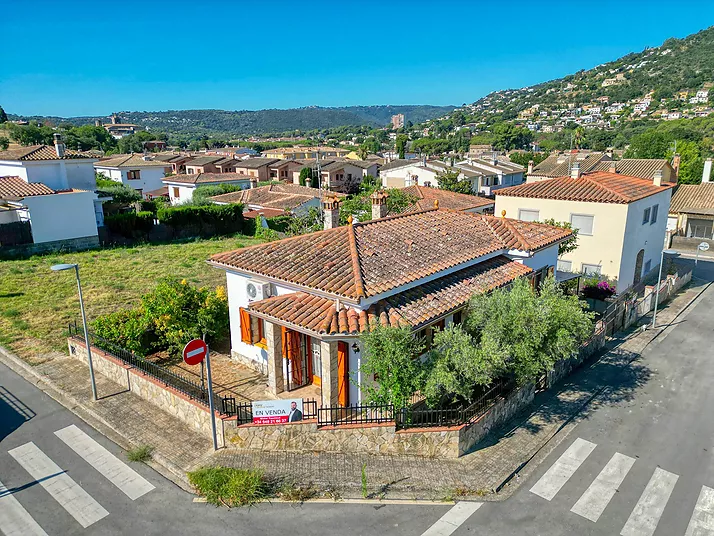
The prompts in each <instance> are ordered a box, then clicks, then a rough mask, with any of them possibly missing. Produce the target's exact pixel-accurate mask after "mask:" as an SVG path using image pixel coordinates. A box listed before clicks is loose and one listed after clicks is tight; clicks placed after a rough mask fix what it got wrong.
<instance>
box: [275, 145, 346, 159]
mask: <svg viewBox="0 0 714 536" xmlns="http://www.w3.org/2000/svg"><path fill="white" fill-rule="evenodd" d="M349 152H350V151H348V150H347V149H340V148H338V147H322V146H321V147H278V148H276V149H268V150H266V151H263V153H262V154H263V157H265V158H273V159H275V160H296V159H297V160H304V159H309V158H330V157H338V158H343V157H345V156H346V155H347V154H348V153H349Z"/></svg>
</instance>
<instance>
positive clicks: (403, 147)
mask: <svg viewBox="0 0 714 536" xmlns="http://www.w3.org/2000/svg"><path fill="white" fill-rule="evenodd" d="M408 140H409V138H407V136H406V135H405V134H399V135H398V136H397V139H396V149H397V153H399V158H402V159H403V158H404V155H405V154H406V152H407V141H408Z"/></svg>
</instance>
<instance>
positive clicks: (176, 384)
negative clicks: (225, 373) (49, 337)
mask: <svg viewBox="0 0 714 536" xmlns="http://www.w3.org/2000/svg"><path fill="white" fill-rule="evenodd" d="M67 331H68V334H69V336H70V337H75V338H78V339H80V340H81V341H84V331H83V329H82V326H80V325H78V324H77V322H72V323H71V324H69V326H68V330H67ZM89 343H90V344H91V345H92V348H99V349H100V350H102V351H104V352H105V353H107V354H109V355H110V356H111V357H113V358H115V359H117V360H118V361H120V362H122V363H124V364H125V365H128V366H129V367H132V368H135V369H138V370H140V371H141V372H142V373H143V374H146V375H147V376H150V377H151V378H153V379H154V380H156V381H157V382H159V383H161V384H163V385H165V386H167V387H172V388H173V389H175V390H176V391H178V392H179V393H181V394H183V395H185V396H186V397H188V398H189V399H190V400H193V401H195V402H197V403H198V404H200V405H202V406H204V407H205V408H208V405H209V404H208V389H207V388H206V387H205V386H204V385H202V384H201V383H199V382H196V381H194V380H192V379H190V378H187V377H186V376H183V375H181V374H178V373H177V372H175V371H173V370H170V369H168V368H166V367H163V366H161V365H158V364H156V363H152V362H151V361H147V360H146V359H145V358H143V357H140V356H137V355H136V354H135V353H133V352H130V351H128V350H125V349H124V348H121V347H119V346H117V345H116V344H114V343H112V342H110V341H108V340H106V339H103V338H102V337H99V336H97V335H95V334H94V333H92V332H91V331H90V332H89ZM213 401H214V404H215V408H216V411H218V412H220V413H222V414H224V415H228V416H232V415H236V412H237V411H238V407H239V406H240V405H239V404H238V403H237V402H236V399H235V397H225V396H220V395H218V394H216V393H215V391H214V393H213Z"/></svg>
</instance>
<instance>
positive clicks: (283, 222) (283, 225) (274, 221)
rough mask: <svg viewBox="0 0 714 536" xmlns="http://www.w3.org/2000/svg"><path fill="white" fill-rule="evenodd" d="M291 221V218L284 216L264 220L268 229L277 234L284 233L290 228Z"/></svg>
mask: <svg viewBox="0 0 714 536" xmlns="http://www.w3.org/2000/svg"><path fill="white" fill-rule="evenodd" d="M292 219H293V217H292V216H288V215H285V216H275V217H273V218H266V219H265V220H266V221H267V222H268V227H270V228H271V229H273V230H274V231H278V232H279V233H284V232H285V231H287V230H288V227H290V222H291V221H292Z"/></svg>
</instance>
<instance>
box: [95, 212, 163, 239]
mask: <svg viewBox="0 0 714 536" xmlns="http://www.w3.org/2000/svg"><path fill="white" fill-rule="evenodd" d="M104 225H106V226H107V227H108V228H109V230H110V231H111V232H113V233H116V234H120V235H122V236H124V237H126V238H136V237H138V236H141V235H145V234H147V233H148V232H149V231H151V228H152V227H153V226H154V215H153V214H152V213H151V212H147V211H144V212H124V213H120V214H114V215H112V216H105V217H104Z"/></svg>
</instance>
